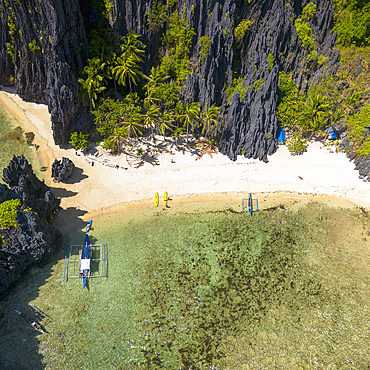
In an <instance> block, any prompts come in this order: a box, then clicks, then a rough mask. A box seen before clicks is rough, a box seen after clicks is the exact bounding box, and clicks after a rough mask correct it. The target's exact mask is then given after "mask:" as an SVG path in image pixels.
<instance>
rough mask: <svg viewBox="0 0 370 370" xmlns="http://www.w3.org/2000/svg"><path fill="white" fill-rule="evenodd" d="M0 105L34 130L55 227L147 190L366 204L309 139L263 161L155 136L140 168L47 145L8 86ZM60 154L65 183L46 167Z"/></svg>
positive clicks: (128, 202) (43, 113)
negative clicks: (299, 151)
mask: <svg viewBox="0 0 370 370" xmlns="http://www.w3.org/2000/svg"><path fill="white" fill-rule="evenodd" d="M0 104H2V105H3V106H4V107H5V108H6V109H7V110H8V111H10V112H11V113H12V114H13V115H14V116H15V117H16V118H17V120H18V121H19V124H20V125H21V126H22V127H23V129H24V130H25V131H26V132H28V131H32V132H33V133H34V134H35V140H34V144H35V146H36V147H37V148H38V150H37V154H38V158H39V160H40V162H41V164H42V166H45V167H48V170H47V171H46V172H45V182H46V184H47V185H48V186H50V187H51V188H52V190H53V192H54V194H55V195H56V196H58V197H60V199H61V208H62V211H61V212H58V215H57V217H56V226H57V227H58V228H59V229H60V230H61V231H62V232H65V231H68V230H69V229H71V228H74V227H75V226H76V217H77V219H80V220H81V221H82V220H83V221H86V220H88V219H89V218H91V217H93V216H94V215H98V214H101V213H105V212H112V211H117V210H122V209H125V208H128V207H136V206H141V205H152V206H153V207H154V195H155V192H158V193H159V194H160V198H163V194H164V192H165V191H167V192H168V194H169V198H170V204H171V205H173V206H175V205H176V204H178V203H183V202H190V201H199V202H201V201H206V200H225V201H232V202H240V203H241V200H242V198H246V197H248V193H253V196H254V197H255V198H259V199H261V198H263V200H265V201H266V200H267V201H270V203H271V202H276V201H279V200H282V199H292V200H293V199H294V200H299V199H301V200H311V199H315V200H317V201H324V202H331V204H334V205H341V206H349V207H364V208H367V209H368V208H370V183H368V182H365V181H363V180H362V179H361V178H360V177H359V173H358V171H355V170H354V167H355V166H354V164H353V163H352V162H350V161H349V159H348V158H347V157H346V155H345V154H344V153H337V152H336V151H335V147H331V146H326V145H325V144H324V143H322V142H313V143H310V144H309V146H308V150H307V152H306V153H304V154H303V155H298V156H292V155H290V153H289V152H288V149H287V148H286V146H284V145H282V146H279V149H278V150H277V152H276V153H275V154H273V155H272V156H269V158H268V163H264V162H261V161H259V160H257V159H247V158H244V157H242V156H239V157H238V159H237V160H236V161H231V160H230V159H229V158H228V157H227V156H225V155H223V154H220V153H211V155H210V154H207V153H206V154H204V155H203V156H201V157H200V156H199V154H200V152H199V150H197V149H196V148H194V149H189V150H182V151H178V150H176V145H175V142H174V139H173V138H163V137H158V138H157V140H156V142H155V143H153V142H150V141H147V142H146V143H141V145H142V147H143V149H144V150H146V148H150V149H153V147H156V148H162V152H161V153H156V155H155V156H154V157H153V156H151V155H149V154H150V153H151V154H153V151H151V152H150V153H149V154H147V155H146V156H144V158H143V165H140V161H141V158H139V156H137V157H135V156H134V155H133V156H129V155H126V154H121V155H111V154H109V153H108V152H107V151H105V150H103V149H102V148H101V147H100V146H98V147H94V148H91V149H90V151H89V154H87V155H84V154H82V153H78V152H76V151H75V150H74V149H73V148H72V147H71V148H69V149H61V148H60V147H59V146H57V145H55V144H54V140H53V134H52V128H51V126H52V124H51V119H50V114H49V112H48V108H47V106H46V105H43V104H36V103H29V102H25V101H23V100H22V99H21V98H20V97H19V96H18V95H17V94H16V93H15V91H14V90H13V89H11V88H4V87H3V88H2V89H1V91H0ZM62 157H67V158H70V159H71V160H72V161H73V163H74V164H75V166H76V168H75V169H74V171H73V174H72V176H71V178H70V179H68V180H67V181H66V182H65V183H55V182H53V181H52V179H51V171H50V170H51V164H52V163H53V161H54V160H55V159H59V160H60V159H61V158H62ZM267 203H268V202H267ZM267 203H265V204H267ZM160 204H162V202H160ZM260 204H261V202H260Z"/></svg>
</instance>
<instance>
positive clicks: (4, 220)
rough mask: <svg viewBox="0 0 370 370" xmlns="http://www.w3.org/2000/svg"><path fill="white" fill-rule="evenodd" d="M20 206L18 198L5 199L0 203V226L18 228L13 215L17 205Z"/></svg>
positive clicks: (15, 212)
mask: <svg viewBox="0 0 370 370" xmlns="http://www.w3.org/2000/svg"><path fill="white" fill-rule="evenodd" d="M20 206H21V201H20V200H19V199H12V200H7V201H5V202H3V203H1V204H0V228H1V229H9V228H10V227H15V228H16V229H18V224H17V221H16V220H15V215H16V214H17V211H18V209H19V207H20Z"/></svg>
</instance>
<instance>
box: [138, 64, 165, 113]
mask: <svg viewBox="0 0 370 370" xmlns="http://www.w3.org/2000/svg"><path fill="white" fill-rule="evenodd" d="M144 78H146V79H147V80H148V82H147V83H146V85H145V86H144V89H145V98H144V106H145V108H146V109H149V106H150V105H151V104H154V103H155V104H156V103H157V102H158V101H159V100H160V99H158V98H157V97H156V96H155V95H156V94H157V88H158V87H160V86H162V85H163V83H164V81H165V80H166V79H168V78H169V76H165V74H164V73H163V71H162V70H160V69H159V67H157V68H154V67H152V69H151V70H150V75H149V76H145V75H144Z"/></svg>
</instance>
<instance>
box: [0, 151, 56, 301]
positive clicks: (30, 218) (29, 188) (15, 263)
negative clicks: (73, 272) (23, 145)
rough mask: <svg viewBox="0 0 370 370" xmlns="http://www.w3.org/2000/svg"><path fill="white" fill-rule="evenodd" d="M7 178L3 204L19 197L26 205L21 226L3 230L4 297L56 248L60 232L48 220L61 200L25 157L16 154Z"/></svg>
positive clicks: (0, 193)
mask: <svg viewBox="0 0 370 370" xmlns="http://www.w3.org/2000/svg"><path fill="white" fill-rule="evenodd" d="M3 179H4V181H5V182H6V183H7V184H8V185H9V188H8V187H7V186H6V185H4V184H0V203H2V202H4V201H7V200H11V199H19V200H20V201H21V204H22V205H21V207H20V209H19V210H18V211H17V213H16V221H17V224H18V229H16V228H14V227H10V228H8V229H0V296H1V295H2V294H4V293H5V292H6V290H7V288H8V287H9V286H10V285H11V284H12V283H14V282H15V281H17V280H18V279H19V278H20V277H21V276H22V273H23V272H24V270H26V269H27V268H28V267H29V266H31V265H34V264H38V263H41V262H42V261H43V260H45V258H46V257H47V256H49V255H50V254H51V253H52V252H53V251H55V250H56V245H57V243H56V233H57V232H56V230H55V228H54V227H53V226H52V225H50V224H48V223H47V221H48V222H49V221H50V219H51V217H52V215H53V214H54V213H55V211H56V210H57V208H58V207H59V203H60V201H59V200H57V199H55V197H54V195H53V194H52V193H51V191H50V189H49V188H48V187H47V186H46V185H45V184H44V183H43V182H41V181H40V180H38V179H37V178H36V176H35V175H34V174H33V171H32V167H31V165H30V164H28V162H27V160H26V159H25V158H24V157H23V156H22V157H15V156H14V157H13V159H12V161H11V162H10V165H9V166H8V167H7V168H5V169H4V171H3ZM30 209H31V210H30ZM25 210H26V211H25Z"/></svg>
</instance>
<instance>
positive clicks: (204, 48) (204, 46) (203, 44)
mask: <svg viewBox="0 0 370 370" xmlns="http://www.w3.org/2000/svg"><path fill="white" fill-rule="evenodd" d="M211 45H212V41H211V40H210V39H209V37H208V36H202V37H201V38H200V39H199V46H200V50H199V54H200V56H201V59H200V62H201V63H203V60H204V59H206V58H207V55H208V51H209V48H210V46H211Z"/></svg>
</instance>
